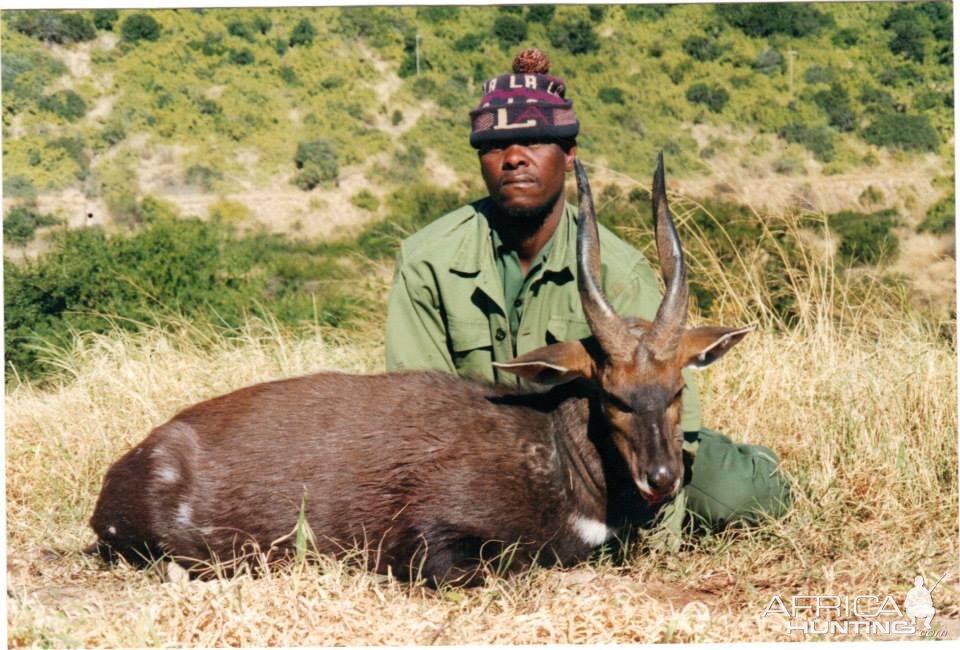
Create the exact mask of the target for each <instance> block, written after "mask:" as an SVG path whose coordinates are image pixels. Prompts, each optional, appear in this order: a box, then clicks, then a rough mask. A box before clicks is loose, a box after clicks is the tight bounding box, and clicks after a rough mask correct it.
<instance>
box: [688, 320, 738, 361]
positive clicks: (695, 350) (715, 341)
mask: <svg viewBox="0 0 960 650" xmlns="http://www.w3.org/2000/svg"><path fill="white" fill-rule="evenodd" d="M752 331H753V326H752V325H751V326H750V327H740V328H733V327H695V328H693V329H689V330H687V331H685V332H684V333H683V336H681V337H680V346H679V348H678V350H677V358H678V359H679V360H680V362H681V366H682V367H688V366H689V367H691V368H696V369H699V368H706V367H707V366H709V365H710V364H711V363H713V362H714V361H716V360H717V359H719V358H720V357H722V356H723V355H725V354H726V353H727V351H728V350H729V349H730V348H732V347H733V346H735V345H736V344H737V343H739V342H740V341H741V340H742V339H743V337H744V336H746V335H747V334H749V333H750V332H752Z"/></svg>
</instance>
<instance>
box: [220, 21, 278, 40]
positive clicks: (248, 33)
mask: <svg viewBox="0 0 960 650" xmlns="http://www.w3.org/2000/svg"><path fill="white" fill-rule="evenodd" d="M268 29H269V28H268ZM227 32H228V33H229V34H232V35H233V36H237V37H239V38H242V39H244V40H247V41H249V42H251V43H253V42H254V41H256V40H257V37H256V36H255V35H254V33H253V29H251V27H250V26H249V25H247V23H245V22H244V21H242V20H234V21H231V22H230V24H229V25H227Z"/></svg>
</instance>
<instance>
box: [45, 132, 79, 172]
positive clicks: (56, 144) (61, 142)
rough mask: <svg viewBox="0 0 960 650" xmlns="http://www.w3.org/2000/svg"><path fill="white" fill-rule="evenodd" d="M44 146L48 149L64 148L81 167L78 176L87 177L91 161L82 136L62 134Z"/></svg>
mask: <svg viewBox="0 0 960 650" xmlns="http://www.w3.org/2000/svg"><path fill="white" fill-rule="evenodd" d="M44 146H45V147H46V148H47V149H60V150H62V151H63V152H64V153H66V154H67V157H68V158H70V159H71V160H72V161H73V162H74V163H76V165H77V166H78V167H79V170H78V172H77V178H80V179H83V178H85V177H86V175H87V171H88V169H89V166H90V161H89V160H88V159H87V154H86V153H85V152H84V143H83V139H82V138H80V137H75V136H61V137H59V138H54V139H53V140H50V141H49V142H47V143H46V144H45V145H44Z"/></svg>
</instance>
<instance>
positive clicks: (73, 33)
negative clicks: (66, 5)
mask: <svg viewBox="0 0 960 650" xmlns="http://www.w3.org/2000/svg"><path fill="white" fill-rule="evenodd" d="M12 16H13V19H12V20H11V23H12V25H13V28H14V29H16V30H17V31H18V32H20V33H22V34H26V35H27V36H30V37H31V38H36V39H39V40H41V41H45V42H48V43H61V44H66V43H75V42H78V41H89V40H92V39H94V38H96V36H97V31H96V30H95V29H94V28H93V25H91V24H90V21H89V20H87V19H86V18H85V17H84V16H83V14H79V13H73V12H70V13H68V12H64V11H22V12H20V11H15V12H12ZM4 55H6V53H4Z"/></svg>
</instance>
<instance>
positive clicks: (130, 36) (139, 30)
mask: <svg viewBox="0 0 960 650" xmlns="http://www.w3.org/2000/svg"><path fill="white" fill-rule="evenodd" d="M120 33H121V34H122V35H123V40H125V41H127V42H128V43H136V42H138V41H141V40H143V41H156V40H158V39H159V38H160V24H159V23H158V22H157V21H156V20H154V18H153V16H149V15H147V14H131V15H129V16H127V18H126V19H125V20H124V21H123V24H122V25H121V26H120Z"/></svg>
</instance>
